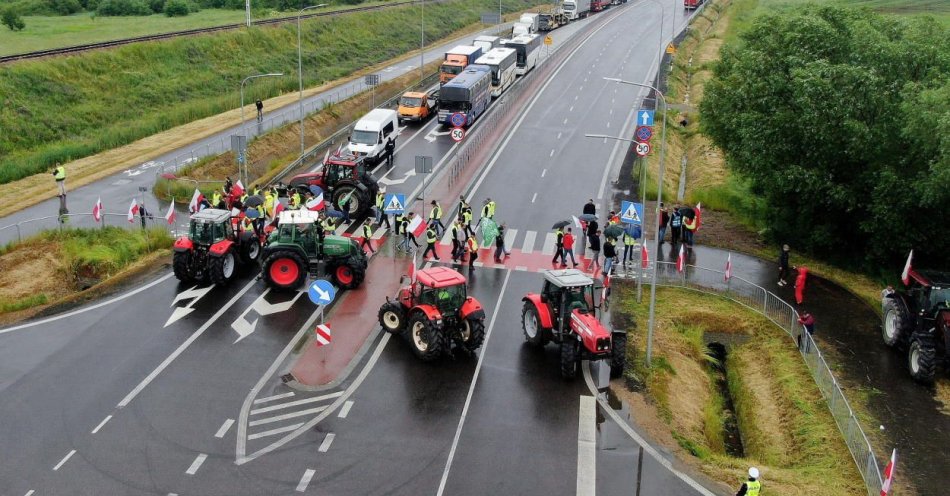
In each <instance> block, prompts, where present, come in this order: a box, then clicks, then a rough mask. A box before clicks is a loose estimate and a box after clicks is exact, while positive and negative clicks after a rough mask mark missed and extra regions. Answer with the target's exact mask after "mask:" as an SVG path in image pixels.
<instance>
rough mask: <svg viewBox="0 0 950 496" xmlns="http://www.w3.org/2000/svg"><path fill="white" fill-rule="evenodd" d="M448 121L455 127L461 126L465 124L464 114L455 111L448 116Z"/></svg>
mask: <svg viewBox="0 0 950 496" xmlns="http://www.w3.org/2000/svg"><path fill="white" fill-rule="evenodd" d="M449 122H451V123H452V125H453V126H455V127H462V126H464V125H465V114H463V113H461V112H456V113H454V114H452V116H451V117H449Z"/></svg>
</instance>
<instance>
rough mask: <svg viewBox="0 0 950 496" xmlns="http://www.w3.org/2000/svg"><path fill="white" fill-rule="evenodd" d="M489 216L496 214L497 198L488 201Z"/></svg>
mask: <svg viewBox="0 0 950 496" xmlns="http://www.w3.org/2000/svg"><path fill="white" fill-rule="evenodd" d="M488 216H489V217H494V216H495V200H492V201H490V202H488Z"/></svg>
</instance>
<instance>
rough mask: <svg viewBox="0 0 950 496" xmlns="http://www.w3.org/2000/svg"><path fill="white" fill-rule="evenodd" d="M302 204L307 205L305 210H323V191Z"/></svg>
mask: <svg viewBox="0 0 950 496" xmlns="http://www.w3.org/2000/svg"><path fill="white" fill-rule="evenodd" d="M304 205H305V206H306V207H307V210H311V211H313V212H316V211H317V210H323V206H324V201H323V193H322V192H321V193H320V194H319V195H317V196H315V197H313V198H311V199H309V200H307V203H305V204H304Z"/></svg>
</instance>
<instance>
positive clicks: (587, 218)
mask: <svg viewBox="0 0 950 496" xmlns="http://www.w3.org/2000/svg"><path fill="white" fill-rule="evenodd" d="M578 219H580V220H582V221H584V222H590V221H592V220H597V216H596V215H594V214H581V215H580V216H579V217H578Z"/></svg>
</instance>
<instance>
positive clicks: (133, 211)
mask: <svg viewBox="0 0 950 496" xmlns="http://www.w3.org/2000/svg"><path fill="white" fill-rule="evenodd" d="M137 213H139V204H138V202H136V201H135V199H132V204H131V205H129V215H128V217H127V218H128V219H129V222H134V221H135V214H137Z"/></svg>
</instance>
